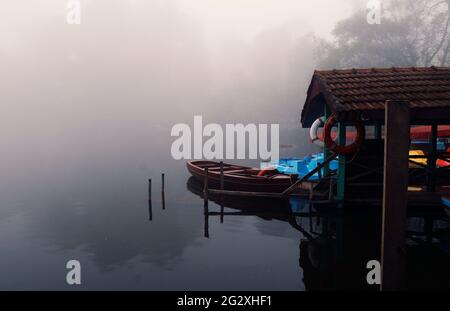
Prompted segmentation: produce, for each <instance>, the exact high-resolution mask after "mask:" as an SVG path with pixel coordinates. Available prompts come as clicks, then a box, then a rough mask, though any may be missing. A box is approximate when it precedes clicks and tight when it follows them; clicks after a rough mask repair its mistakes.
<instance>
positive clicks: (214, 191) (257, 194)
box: [209, 189, 285, 198]
mask: <svg viewBox="0 0 450 311" xmlns="http://www.w3.org/2000/svg"><path fill="white" fill-rule="evenodd" d="M209 193H211V194H223V195H229V196H244V197H267V198H284V197H285V196H284V195H283V194H282V193H268V192H251V191H233V190H218V189H209Z"/></svg>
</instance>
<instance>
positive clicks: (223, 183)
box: [220, 161, 225, 190]
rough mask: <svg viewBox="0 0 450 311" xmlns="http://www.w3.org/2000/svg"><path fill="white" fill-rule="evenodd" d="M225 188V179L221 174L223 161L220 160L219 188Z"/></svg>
mask: <svg viewBox="0 0 450 311" xmlns="http://www.w3.org/2000/svg"><path fill="white" fill-rule="evenodd" d="M224 189H225V180H224V176H223V161H220V190H224Z"/></svg>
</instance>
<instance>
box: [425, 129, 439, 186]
mask: <svg viewBox="0 0 450 311" xmlns="http://www.w3.org/2000/svg"><path fill="white" fill-rule="evenodd" d="M437 138H438V126H437V124H433V125H432V126H431V137H430V145H431V148H430V152H429V153H428V165H427V166H428V170H429V172H428V174H427V191H429V192H434V191H435V190H436V177H435V176H436V175H435V174H436V160H437Z"/></svg>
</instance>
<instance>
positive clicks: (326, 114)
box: [323, 104, 331, 176]
mask: <svg viewBox="0 0 450 311" xmlns="http://www.w3.org/2000/svg"><path fill="white" fill-rule="evenodd" d="M323 115H324V117H325V120H328V117H329V116H330V112H329V109H328V107H327V104H325V105H324V108H323ZM325 122H326V121H325ZM330 155H331V153H330V150H328V148H327V146H324V147H323V159H324V160H325V159H328V157H329V156H330ZM329 173H330V165H329V164H328V163H327V164H326V165H325V167H324V168H323V175H325V176H328V174H329Z"/></svg>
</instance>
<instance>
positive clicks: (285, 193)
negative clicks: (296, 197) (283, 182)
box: [283, 153, 337, 195]
mask: <svg viewBox="0 0 450 311" xmlns="http://www.w3.org/2000/svg"><path fill="white" fill-rule="evenodd" d="M336 157H337V154H336V153H333V154H331V155H330V156H329V157H328V158H327V159H326V160H325V161H323V163H320V164H319V165H317V166H316V168H315V169H313V170H312V171H311V172H309V173H308V174H306V175H305V176H303V177H302V178H301V179H300V180H298V181H297V182H296V183H295V184H293V185H292V186H290V187H289V188H287V189H286V190H284V191H283V194H284V195H287V194H289V193H290V192H291V191H293V190H294V189H296V188H297V186H298V185H299V184H301V183H302V182H305V181H307V180H308V179H309V178H310V177H311V176H313V175H314V174H315V173H317V172H318V171H320V170H321V169H322V168H324V167H326V166H327V165H328V163H330V162H331V161H332V160H333V159H335V158H336Z"/></svg>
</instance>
